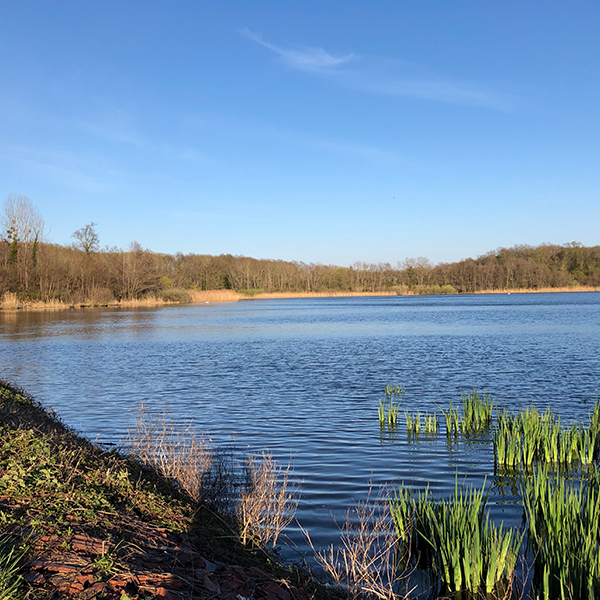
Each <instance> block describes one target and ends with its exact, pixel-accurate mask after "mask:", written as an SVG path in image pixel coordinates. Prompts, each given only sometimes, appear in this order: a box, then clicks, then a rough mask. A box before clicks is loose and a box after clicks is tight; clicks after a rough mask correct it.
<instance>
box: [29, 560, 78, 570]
mask: <svg viewBox="0 0 600 600" xmlns="http://www.w3.org/2000/svg"><path fill="white" fill-rule="evenodd" d="M28 566H30V567H31V568H32V569H34V570H35V571H42V570H44V571H50V572H51V573H76V572H77V571H79V566H78V565H70V564H67V563H60V562H53V561H50V560H32V561H30V562H29V563H28Z"/></svg>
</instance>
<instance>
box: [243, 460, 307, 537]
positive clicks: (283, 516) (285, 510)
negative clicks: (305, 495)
mask: <svg viewBox="0 0 600 600" xmlns="http://www.w3.org/2000/svg"><path fill="white" fill-rule="evenodd" d="M246 469H247V474H248V477H247V481H246V485H245V486H244V490H243V491H242V493H241V495H240V500H239V505H238V510H237V514H238V519H239V523H240V537H241V539H242V543H243V544H245V545H246V544H248V543H249V542H252V543H254V544H256V545H257V546H259V547H261V548H266V547H268V546H271V548H275V546H276V545H277V540H278V539H279V536H280V535H281V533H282V532H283V530H284V529H285V528H286V527H287V526H288V525H289V524H290V523H291V522H292V521H293V520H294V515H295V514H296V508H297V507H298V486H297V485H294V484H291V483H290V480H289V476H290V464H289V463H288V465H287V467H278V466H277V463H276V462H275V460H274V459H273V457H272V456H271V454H269V453H268V452H263V453H262V454H261V455H260V456H252V455H251V456H249V457H248V458H247V462H246Z"/></svg>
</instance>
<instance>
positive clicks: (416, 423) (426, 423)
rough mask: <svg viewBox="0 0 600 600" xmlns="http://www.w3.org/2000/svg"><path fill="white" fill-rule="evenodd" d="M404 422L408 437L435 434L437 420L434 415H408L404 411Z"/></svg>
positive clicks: (427, 413)
mask: <svg viewBox="0 0 600 600" xmlns="http://www.w3.org/2000/svg"><path fill="white" fill-rule="evenodd" d="M404 418H405V420H406V432H407V433H408V435H409V436H419V435H420V434H422V433H423V434H426V435H434V434H436V433H437V430H438V425H439V419H438V416H437V415H436V414H431V413H429V412H427V411H425V412H424V413H421V412H417V413H412V414H411V413H409V412H408V411H404Z"/></svg>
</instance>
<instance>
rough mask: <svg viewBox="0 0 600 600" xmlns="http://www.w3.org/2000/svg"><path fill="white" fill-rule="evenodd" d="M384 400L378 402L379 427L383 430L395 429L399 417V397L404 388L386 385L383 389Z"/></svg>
mask: <svg viewBox="0 0 600 600" xmlns="http://www.w3.org/2000/svg"><path fill="white" fill-rule="evenodd" d="M384 392H385V398H384V399H383V400H380V401H379V407H378V414H379V427H380V428H381V429H384V428H385V426H386V425H387V427H388V428H389V429H395V428H396V427H397V426H398V417H399V415H400V402H401V400H400V396H402V395H403V394H404V388H401V387H400V386H399V385H391V384H388V385H386V386H385V389H384Z"/></svg>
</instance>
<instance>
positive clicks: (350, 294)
mask: <svg viewBox="0 0 600 600" xmlns="http://www.w3.org/2000/svg"><path fill="white" fill-rule="evenodd" d="M397 295H398V292H397V291H389V292H265V293H263V294H256V296H252V298H253V299H254V298H256V299H261V298H264V299H267V298H268V299H276V298H352V297H358V296H361V297H362V296H397ZM243 297H244V296H243Z"/></svg>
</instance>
